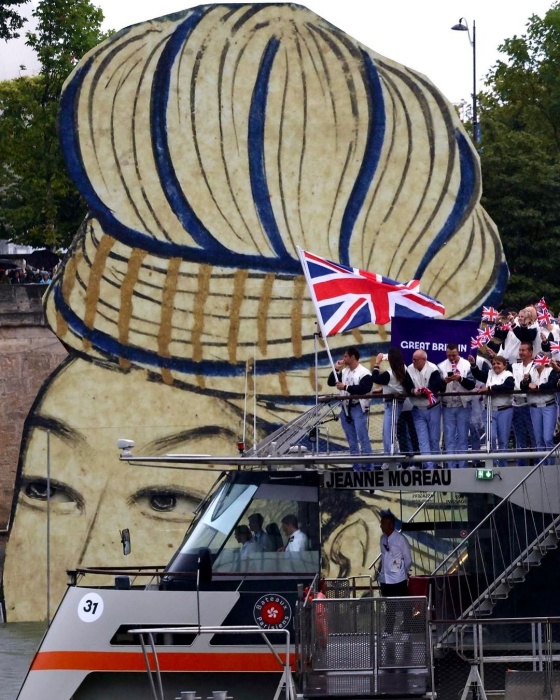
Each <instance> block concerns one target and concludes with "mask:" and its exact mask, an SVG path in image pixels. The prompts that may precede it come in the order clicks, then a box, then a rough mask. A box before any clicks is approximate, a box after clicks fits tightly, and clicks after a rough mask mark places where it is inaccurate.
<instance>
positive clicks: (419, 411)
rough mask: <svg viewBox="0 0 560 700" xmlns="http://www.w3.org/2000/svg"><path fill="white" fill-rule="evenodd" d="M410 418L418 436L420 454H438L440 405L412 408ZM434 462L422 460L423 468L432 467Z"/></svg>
mask: <svg viewBox="0 0 560 700" xmlns="http://www.w3.org/2000/svg"><path fill="white" fill-rule="evenodd" d="M412 419H413V420H414V427H415V428H416V435H417V436H418V447H419V448H420V454H422V455H429V454H439V453H440V445H439V443H440V438H441V406H434V407H433V408H417V407H416V406H415V407H414V408H413V409H412ZM434 466H435V463H434V462H424V467H425V469H433V468H434Z"/></svg>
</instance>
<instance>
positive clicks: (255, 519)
mask: <svg viewBox="0 0 560 700" xmlns="http://www.w3.org/2000/svg"><path fill="white" fill-rule="evenodd" d="M263 523H264V518H263V516H262V515H261V513H251V515H250V516H249V529H250V530H251V532H252V533H253V540H254V541H255V542H257V543H258V545H259V546H260V548H261V550H262V551H263V552H275V551H276V550H277V549H278V547H279V546H280V545H281V544H282V538H280V544H277V545H276V546H274V545H275V540H274V539H273V538H272V537H270V536H269V535H268V529H267V530H266V531H265V530H263ZM276 529H277V530H278V525H276ZM278 534H280V531H278Z"/></svg>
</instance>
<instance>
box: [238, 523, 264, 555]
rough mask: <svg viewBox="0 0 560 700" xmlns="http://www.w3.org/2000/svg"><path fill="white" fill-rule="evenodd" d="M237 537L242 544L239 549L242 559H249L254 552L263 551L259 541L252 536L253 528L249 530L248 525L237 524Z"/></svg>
mask: <svg viewBox="0 0 560 700" xmlns="http://www.w3.org/2000/svg"><path fill="white" fill-rule="evenodd" d="M235 539H236V540H237V541H238V542H239V544H240V545H241V548H240V549H239V558H240V559H247V558H248V557H250V556H251V555H252V554H256V553H257V552H262V551H263V549H262V547H261V546H260V545H259V543H258V542H256V541H255V540H254V539H253V538H252V537H251V530H249V528H248V527H247V525H237V527H236V528H235Z"/></svg>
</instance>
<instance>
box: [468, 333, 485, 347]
mask: <svg viewBox="0 0 560 700" xmlns="http://www.w3.org/2000/svg"><path fill="white" fill-rule="evenodd" d="M487 342H488V338H486V336H484V335H479V336H478V338H471V348H473V350H474V349H475V348H482V347H483V346H484V345H486V343H487Z"/></svg>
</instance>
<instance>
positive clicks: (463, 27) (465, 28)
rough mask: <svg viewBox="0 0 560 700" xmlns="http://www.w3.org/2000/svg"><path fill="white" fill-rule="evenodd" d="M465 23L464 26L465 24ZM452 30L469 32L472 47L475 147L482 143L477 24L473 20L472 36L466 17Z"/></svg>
mask: <svg viewBox="0 0 560 700" xmlns="http://www.w3.org/2000/svg"><path fill="white" fill-rule="evenodd" d="M463 22H464V24H463ZM451 29H453V30H455V31H458V32H467V36H468V37H469V42H470V44H471V46H472V65H473V91H472V129H473V141H474V143H475V145H476V144H477V143H478V142H479V141H480V125H479V123H478V104H477V98H476V22H475V21H474V19H473V23H472V36H471V30H470V29H469V23H468V22H467V20H466V19H465V18H464V17H461V19H460V20H459V24H454V25H453V26H452V27H451Z"/></svg>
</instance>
